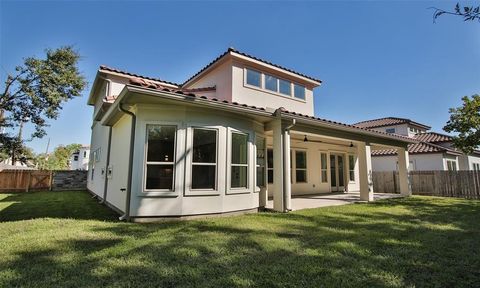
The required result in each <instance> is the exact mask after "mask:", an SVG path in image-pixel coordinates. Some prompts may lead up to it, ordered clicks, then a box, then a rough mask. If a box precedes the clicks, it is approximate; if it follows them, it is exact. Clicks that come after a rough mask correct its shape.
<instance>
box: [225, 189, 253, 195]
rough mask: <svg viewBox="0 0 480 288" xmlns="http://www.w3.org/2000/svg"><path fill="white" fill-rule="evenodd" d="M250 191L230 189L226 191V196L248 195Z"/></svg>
mask: <svg viewBox="0 0 480 288" xmlns="http://www.w3.org/2000/svg"><path fill="white" fill-rule="evenodd" d="M251 192H252V191H250V190H249V189H235V188H230V190H227V191H226V193H225V194H226V195H236V194H250V193H251Z"/></svg>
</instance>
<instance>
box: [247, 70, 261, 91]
mask: <svg viewBox="0 0 480 288" xmlns="http://www.w3.org/2000/svg"><path fill="white" fill-rule="evenodd" d="M261 80H262V74H261V73H259V72H257V71H254V70H250V69H247V84H248V85H252V86H256V87H259V88H260V87H261V86H262V85H261V84H262V83H261Z"/></svg>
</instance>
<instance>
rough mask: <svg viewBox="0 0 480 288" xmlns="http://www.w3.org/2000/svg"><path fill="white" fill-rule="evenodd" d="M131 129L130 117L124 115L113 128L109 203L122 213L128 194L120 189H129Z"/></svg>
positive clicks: (108, 191)
mask: <svg viewBox="0 0 480 288" xmlns="http://www.w3.org/2000/svg"><path fill="white" fill-rule="evenodd" d="M130 129H131V117H130V116H129V115H124V116H123V117H122V118H120V120H119V121H118V122H117V123H116V124H115V125H114V126H113V127H112V144H111V148H110V149H111V150H110V165H109V167H110V169H111V171H112V173H111V176H109V179H108V190H107V201H108V202H109V203H110V204H112V205H113V206H115V207H117V208H118V209H119V210H121V211H125V200H126V192H124V191H121V190H120V189H127V180H128V161H129V149H130V148H129V147H130ZM107 169H108V168H107Z"/></svg>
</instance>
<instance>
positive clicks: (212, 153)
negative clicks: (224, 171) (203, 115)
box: [192, 128, 218, 190]
mask: <svg viewBox="0 0 480 288" xmlns="http://www.w3.org/2000/svg"><path fill="white" fill-rule="evenodd" d="M217 135H218V131H217V130H216V129H204V128H193V149H192V150H193V155H192V189H208V190H215V189H216V185H217V138H218V136H217Z"/></svg>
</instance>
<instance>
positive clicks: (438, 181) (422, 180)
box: [372, 171, 480, 199]
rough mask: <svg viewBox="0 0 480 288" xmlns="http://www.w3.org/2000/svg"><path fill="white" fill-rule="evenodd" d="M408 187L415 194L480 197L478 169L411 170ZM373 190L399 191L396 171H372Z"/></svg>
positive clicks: (479, 174) (479, 173)
mask: <svg viewBox="0 0 480 288" xmlns="http://www.w3.org/2000/svg"><path fill="white" fill-rule="evenodd" d="M408 175H409V180H410V187H411V189H412V193H413V194H415V195H434V196H446V197H461V198H469V199H480V172H479V171H411V172H409V174H408ZM372 180H373V189H374V191H375V192H384V193H399V192H400V184H399V180H398V172H396V171H388V172H373V173H372Z"/></svg>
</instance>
